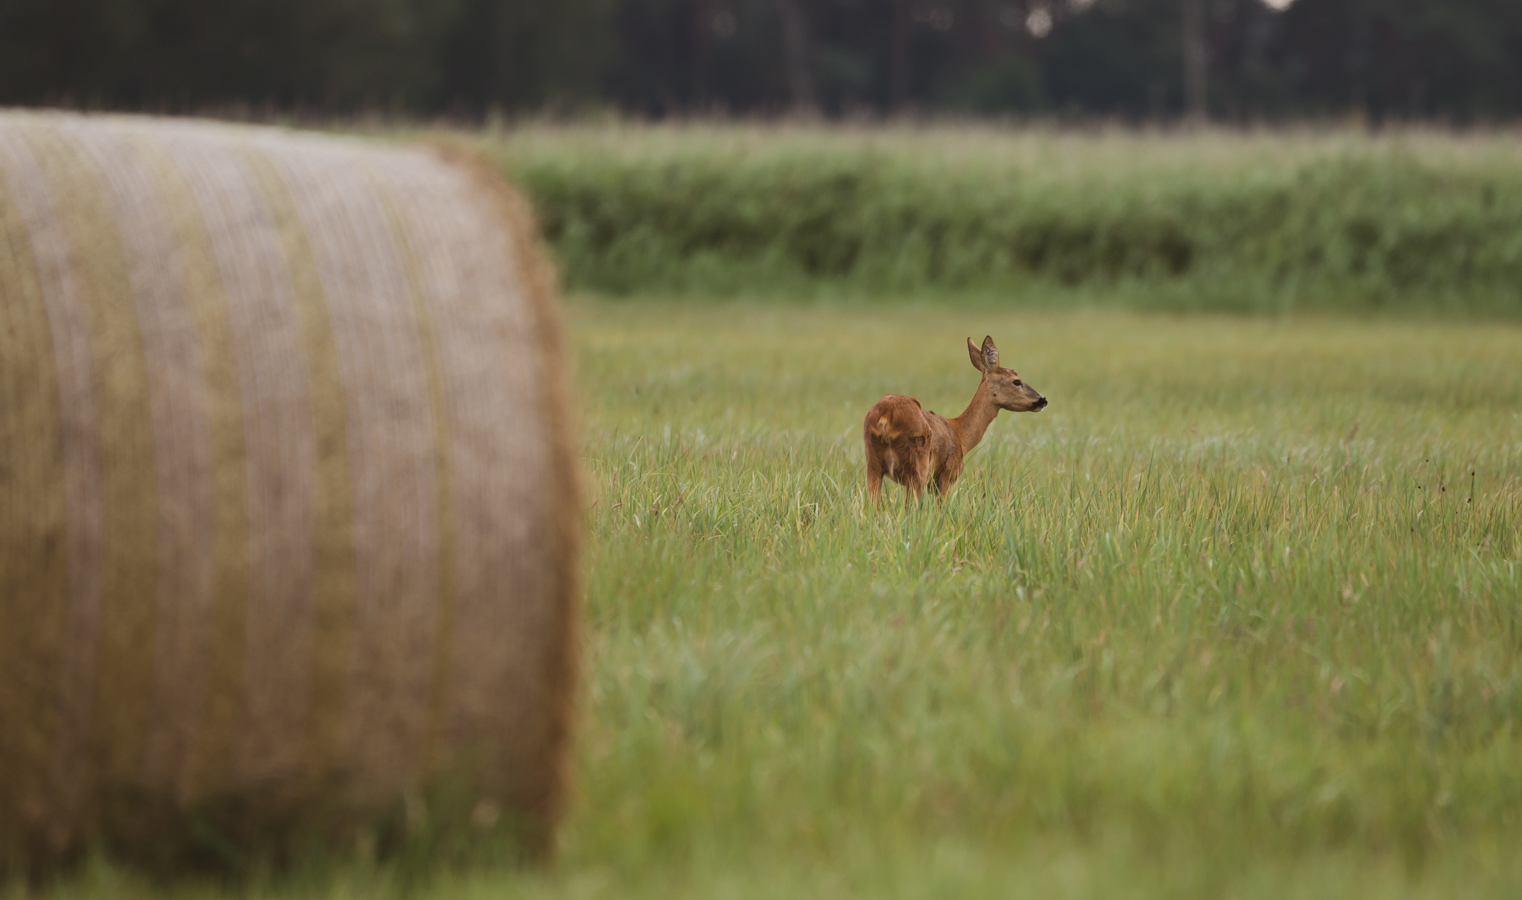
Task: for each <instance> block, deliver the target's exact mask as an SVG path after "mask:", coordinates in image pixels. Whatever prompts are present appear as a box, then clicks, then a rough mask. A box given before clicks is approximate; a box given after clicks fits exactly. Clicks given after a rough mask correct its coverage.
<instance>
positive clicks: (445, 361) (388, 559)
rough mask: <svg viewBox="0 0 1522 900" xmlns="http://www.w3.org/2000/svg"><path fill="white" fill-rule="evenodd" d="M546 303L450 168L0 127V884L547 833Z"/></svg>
mask: <svg viewBox="0 0 1522 900" xmlns="http://www.w3.org/2000/svg"><path fill="white" fill-rule="evenodd" d="M553 304H554V297H553V284H552V278H551V277H550V275H549V271H548V269H547V267H546V263H545V261H544V258H543V256H542V254H541V252H540V249H539V245H538V239H537V237H536V232H535V230H534V228H533V226H532V223H531V221H530V219H529V217H528V215H527V213H526V212H525V208H524V207H523V205H522V204H521V203H520V202H519V201H518V199H517V196H516V195H515V194H514V193H513V192H512V191H511V189H510V188H508V187H507V186H506V185H504V184H502V183H501V181H500V180H499V179H498V178H497V177H496V176H495V175H494V174H492V173H491V171H490V170H489V169H488V168H487V167H485V166H483V165H480V164H478V163H477V162H475V161H474V160H473V159H472V158H471V157H470V156H469V155H468V154H466V153H464V152H463V151H458V150H455V151H450V150H445V149H416V148H386V147H377V146H374V145H369V144H364V143H360V142H357V141H347V140H344V139H338V138H325V137H317V136H310V135H301V134H296V133H290V132H282V131H277V130H273V129H256V128H247V127H238V126H228V125H218V124H212V123H204V122H187V121H172V120H157V119H144V118H130V117H87V116H76V115H68V114H58V113H21V112H9V113H0V773H3V775H0V867H4V866H5V865H6V864H7V861H9V863H11V864H18V863H19V864H20V865H23V866H35V865H38V864H44V863H46V862H47V861H51V860H56V859H59V858H63V857H67V856H68V855H70V854H72V853H74V852H76V851H78V850H79V849H81V848H82V847H85V846H88V845H90V844H92V843H96V842H101V843H104V844H105V845H107V846H118V847H122V848H125V849H127V850H132V849H133V848H138V847H150V846H153V845H154V842H156V841H161V840H163V839H164V837H165V836H166V835H173V834H178V833H180V832H182V831H185V830H186V829H187V827H188V826H187V823H195V827H194V828H192V829H190V830H192V831H196V832H197V833H204V832H205V830H206V828H207V827H211V828H213V829H214V830H215V833H216V840H217V841H220V842H224V843H225V842H229V841H230V842H232V843H233V844H238V843H239V842H251V841H255V840H257V839H260V838H261V836H269V835H274V837H275V839H276V840H284V839H286V838H289V837H290V836H291V834H293V833H295V832H296V831H300V830H302V829H308V830H313V829H315V831H317V832H323V833H324V834H338V833H341V832H342V831H343V829H344V828H352V827H359V826H355V825H354V823H356V822H361V823H362V822H364V821H366V817H374V816H381V815H385V814H388V812H391V811H395V810H398V809H403V808H404V809H405V813H406V814H405V819H406V821H407V822H408V823H409V824H411V825H413V826H418V825H419V824H420V823H426V824H427V825H428V826H429V827H433V826H435V825H445V824H449V823H447V822H442V821H440V820H441V819H449V818H450V817H453V819H458V820H462V821H473V822H474V823H475V826H477V827H482V826H492V827H495V826H494V823H501V827H512V828H514V829H515V830H516V831H517V833H518V834H519V835H520V836H521V837H522V839H523V840H524V841H525V842H526V843H527V844H528V845H529V847H530V848H531V849H537V850H541V851H542V850H544V849H547V848H548V846H549V844H550V842H551V836H552V830H553V826H554V823H555V820H556V817H557V815H558V813H559V810H560V807H561V805H562V801H563V798H564V794H565V790H566V765H567V744H568V740H569V726H570V716H571V709H570V707H571V692H572V689H573V683H572V682H573V679H574V671H575V663H576V660H575V649H576V628H577V622H576V597H577V592H578V588H577V584H576V564H577V561H576V538H577V528H578V523H577V513H578V502H577V498H576V483H575V481H576V479H575V472H574V463H573V458H572V448H571V442H570V436H569V432H568V424H567V414H566V408H567V398H566V396H565V391H564V387H563V384H562V371H561V370H562V365H561V358H560V353H561V348H560V336H559V333H558V324H557V319H556V311H555V309H554V305H553ZM442 786H447V787H448V791H447V792H446V791H445V788H444V787H442ZM445 793H447V794H448V796H449V797H452V798H453V801H452V802H450V803H445V802H443V801H442V800H439V799H435V798H440V797H443V796H445ZM208 823H210V825H208ZM314 823H319V824H316V825H314ZM467 827H468V826H467ZM324 829H326V831H325V830H324Z"/></svg>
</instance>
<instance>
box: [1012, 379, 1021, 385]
mask: <svg viewBox="0 0 1522 900" xmlns="http://www.w3.org/2000/svg"><path fill="white" fill-rule="evenodd" d="M1010 384H1013V385H1014V386H1015V387H1019V386H1020V379H1018V378H1016V379H1014V380H1013V381H1011V382H1010Z"/></svg>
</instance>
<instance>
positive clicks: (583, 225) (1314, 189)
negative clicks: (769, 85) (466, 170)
mask: <svg viewBox="0 0 1522 900" xmlns="http://www.w3.org/2000/svg"><path fill="white" fill-rule="evenodd" d="M482 146H483V147H484V148H485V150H486V152H487V153H488V155H490V156H491V157H492V158H493V159H495V160H497V161H498V162H499V163H500V164H501V165H502V166H503V167H504V169H506V170H507V171H509V172H510V173H511V174H512V175H513V176H514V177H515V178H516V179H517V180H518V181H519V182H520V183H521V184H522V185H524V187H525V188H526V189H527V190H528V192H529V193H530V194H531V195H532V197H533V199H534V202H535V205H536V207H537V209H538V211H539V215H540V219H541V221H542V222H543V224H544V226H545V230H546V234H547V235H548V237H549V239H550V241H551V242H552V244H553V245H554V247H555V249H556V252H557V254H558V255H559V257H560V260H561V262H562V265H563V267H564V271H565V274H566V278H567V280H568V283H569V284H570V285H571V286H572V287H573V288H576V289H581V290H591V291H597V292H602V293H615V294H630V293H634V294H639V293H644V294H650V293H656V294H666V293H670V292H679V293H686V294H690V295H698V296H711V295H714V294H724V295H739V296H793V295H799V294H803V295H816V294H821V293H823V294H828V295H839V294H841V293H847V294H854V295H856V296H859V297H881V296H886V295H898V296H905V295H908V296H915V297H942V298H944V297H946V296H947V295H963V296H969V297H970V296H985V297H990V298H995V299H997V300H999V301H1000V302H1016V303H1021V304H1024V305H1038V306H1043V307H1047V308H1054V307H1055V308H1062V307H1068V306H1072V305H1075V304H1081V305H1093V304H1095V303H1101V304H1105V305H1120V306H1126V307H1132V308H1141V309H1164V310H1181V311H1182V310H1209V311H1231V312H1242V311H1250V312H1281V311H1284V310H1321V311H1327V310H1342V311H1368V310H1387V309H1398V310H1404V311H1414V312H1421V313H1426V314H1440V315H1451V314H1455V313H1461V314H1465V315H1479V316H1486V317H1496V316H1501V317H1508V318H1516V317H1518V316H1522V287H1519V285H1522V144H1519V143H1518V141H1517V139H1516V135H1515V134H1513V133H1506V132H1502V133H1493V134H1478V135H1469V136H1456V135H1453V134H1447V133H1440V132H1435V131H1419V130H1418V131H1405V132H1390V133H1386V134H1381V135H1372V136H1371V135H1366V134H1362V133H1351V132H1310V131H1305V132H1271V133H1250V132H1249V133H1242V132H1206V133H1178V132H1158V133H1146V132H1136V131H1106V130H1093V131H1058V130H1049V129H1039V128H1028V129H1021V130H1011V129H1001V128H996V127H992V126H976V125H963V126H925V127H910V126H902V127H889V128H882V127H875V128H866V127H862V128H852V127H843V128H842V127H834V128H819V127H806V126H798V127H792V128H778V127H775V126H773V127H760V126H747V125H714V124H690V125H663V126H648V125H632V124H603V125H575V126H553V125H527V126H523V127H518V128H512V129H506V130H502V131H499V132H496V133H494V134H492V135H489V136H487V137H486V138H485V139H484V140H483V141H482Z"/></svg>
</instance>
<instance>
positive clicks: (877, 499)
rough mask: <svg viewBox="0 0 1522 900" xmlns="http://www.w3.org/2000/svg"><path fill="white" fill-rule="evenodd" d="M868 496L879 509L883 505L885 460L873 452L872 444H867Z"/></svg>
mask: <svg viewBox="0 0 1522 900" xmlns="http://www.w3.org/2000/svg"><path fill="white" fill-rule="evenodd" d="M867 496H868V497H870V498H871V499H872V503H873V504H874V505H876V506H877V508H878V509H882V506H883V461H882V460H881V459H880V458H879V457H878V455H877V454H876V453H874V452H872V444H871V443H870V442H869V443H868V444H867Z"/></svg>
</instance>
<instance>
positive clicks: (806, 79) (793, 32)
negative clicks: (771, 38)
mask: <svg viewBox="0 0 1522 900" xmlns="http://www.w3.org/2000/svg"><path fill="white" fill-rule="evenodd" d="M777 12H778V14H779V15H780V16H781V18H782V55H783V64H784V65H785V66H786V67H787V83H788V88H789V89H790V90H791V91H792V94H793V113H794V115H798V116H802V117H805V118H812V117H814V116H817V115H818V114H819V104H818V103H817V102H816V101H815V99H814V77H813V75H812V74H810V73H809V31H808V22H807V21H806V20H805V19H804V17H803V8H802V7H801V6H800V5H799V3H798V0H777Z"/></svg>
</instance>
